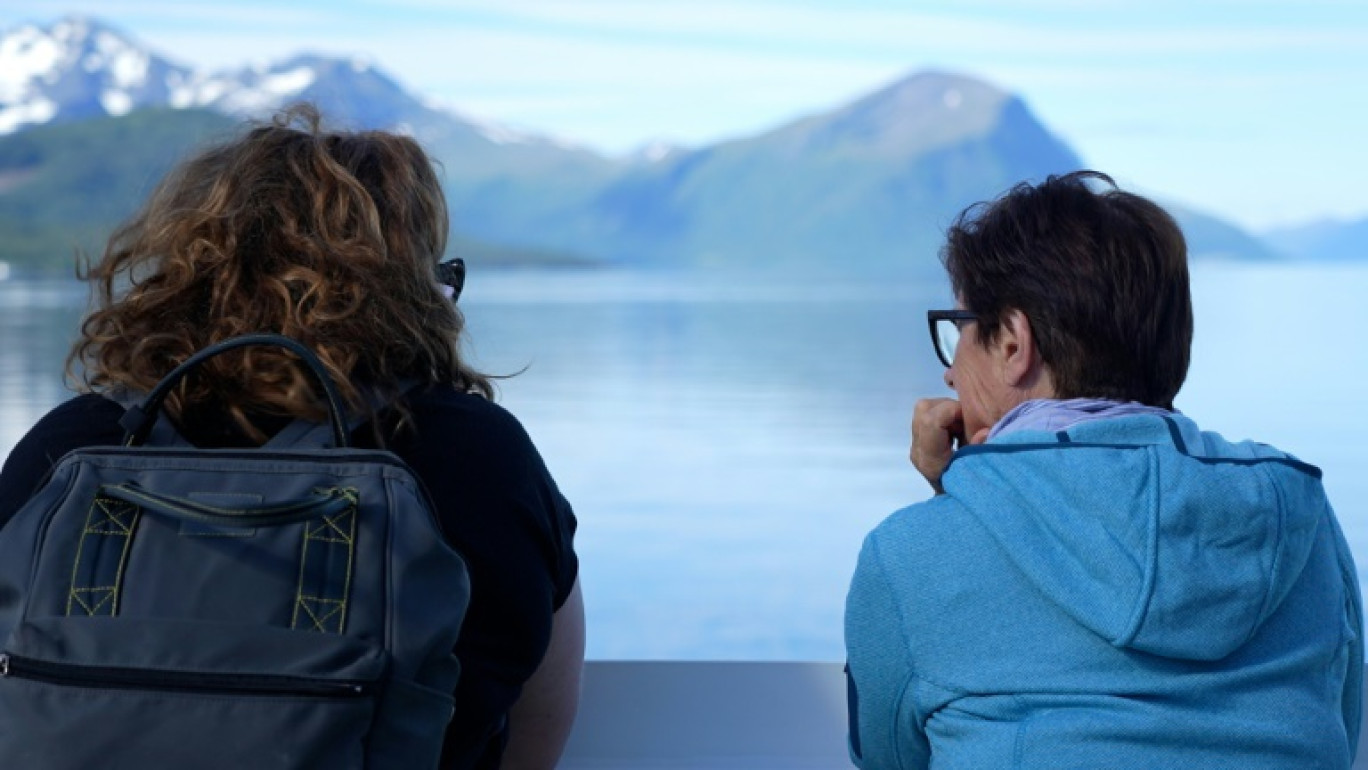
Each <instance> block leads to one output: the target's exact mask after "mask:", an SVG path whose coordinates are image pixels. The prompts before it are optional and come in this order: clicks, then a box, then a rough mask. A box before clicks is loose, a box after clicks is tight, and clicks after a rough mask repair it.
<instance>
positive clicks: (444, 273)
mask: <svg viewBox="0 0 1368 770" xmlns="http://www.w3.org/2000/svg"><path fill="white" fill-rule="evenodd" d="M437 283H440V284H442V285H443V286H446V287H447V288H448V289H450V290H451V293H450V294H448V295H447V296H448V297H450V298H451V301H452V302H455V301H456V300H457V298H459V297H460V296H461V289H462V288H464V287H465V260H464V259H461V258H460V257H457V258H455V259H451V260H447V261H446V262H442V263H441V264H439V265H437Z"/></svg>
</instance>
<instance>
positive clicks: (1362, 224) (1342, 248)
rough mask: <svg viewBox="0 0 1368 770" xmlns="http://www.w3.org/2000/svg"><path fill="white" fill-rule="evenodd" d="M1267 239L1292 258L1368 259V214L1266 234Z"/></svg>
mask: <svg viewBox="0 0 1368 770" xmlns="http://www.w3.org/2000/svg"><path fill="white" fill-rule="evenodd" d="M1264 240H1265V241H1267V242H1268V243H1269V245H1271V246H1272V247H1273V248H1274V249H1276V250H1277V251H1278V252H1279V253H1281V254H1285V255H1287V256H1289V257H1291V258H1293V259H1300V260H1325V261H1351V260H1363V259H1368V217H1365V218H1363V219H1355V220H1348V221H1345V220H1337V219H1329V220H1323V221H1320V222H1312V223H1310V224H1305V225H1299V226H1296V227H1282V228H1277V229H1274V230H1270V231H1268V232H1266V233H1264Z"/></svg>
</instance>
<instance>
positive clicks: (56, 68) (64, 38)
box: [0, 17, 194, 134]
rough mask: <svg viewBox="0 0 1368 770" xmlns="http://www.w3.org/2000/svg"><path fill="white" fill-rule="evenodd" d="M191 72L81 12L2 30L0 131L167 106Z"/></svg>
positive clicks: (187, 84) (11, 130)
mask: <svg viewBox="0 0 1368 770" xmlns="http://www.w3.org/2000/svg"><path fill="white" fill-rule="evenodd" d="M193 77H194V74H193V72H192V71H191V70H190V69H189V68H187V67H182V66H179V65H176V64H173V63H171V62H169V61H167V60H166V59H164V58H162V57H160V56H157V55H155V54H153V53H151V52H150V51H148V50H147V49H146V48H144V47H142V46H140V45H138V44H137V43H136V42H134V41H132V40H131V39H129V38H128V36H126V35H124V34H122V33H120V32H118V31H116V30H114V29H111V28H110V27H107V26H105V25H103V24H99V23H97V22H94V21H91V20H89V19H84V18H80V17H69V18H65V19H62V20H60V21H58V22H56V23H54V24H52V25H50V26H48V27H46V28H44V27H39V26H36V25H32V24H26V25H23V26H20V27H18V28H16V29H12V30H9V31H7V32H5V33H4V34H3V35H0V134H8V133H12V132H14V131H17V130H19V129H22V128H26V127H28V126H33V125H42V124H45V123H51V122H63V121H69V120H81V119H84V118H91V117H98V116H101V115H123V114H125V113H127V112H130V111H131V110H134V109H137V108H140V107H148V106H157V105H163V104H167V103H169V102H170V100H171V99H172V97H173V95H174V94H175V93H177V92H181V91H183V90H184V89H185V88H187V87H188V86H189V84H190V82H191V81H192V80H193Z"/></svg>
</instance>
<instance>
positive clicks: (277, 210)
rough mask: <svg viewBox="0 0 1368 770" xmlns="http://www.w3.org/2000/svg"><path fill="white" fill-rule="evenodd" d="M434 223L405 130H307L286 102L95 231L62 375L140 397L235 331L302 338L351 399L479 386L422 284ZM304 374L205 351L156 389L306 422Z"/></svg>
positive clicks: (431, 260) (436, 186) (260, 357)
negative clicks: (406, 386)
mask: <svg viewBox="0 0 1368 770" xmlns="http://www.w3.org/2000/svg"><path fill="white" fill-rule="evenodd" d="M448 227H449V221H448V216H447V207H446V200H445V198H444V196H443V194H442V188H441V184H440V182H439V180H438V177H437V174H436V171H435V170H434V168H433V164H432V162H431V161H430V160H429V159H428V157H427V155H426V154H425V153H424V152H423V149H422V148H421V147H420V146H419V145H418V143H417V142H415V141H414V140H412V139H410V138H408V137H405V136H400V135H397V134H393V133H387V132H382V131H360V132H336V131H324V130H322V129H321V128H320V119H319V115H318V112H317V111H316V110H315V109H313V108H312V107H309V106H307V105H305V106H297V107H294V108H291V109H290V110H288V111H286V112H284V113H282V114H281V115H279V116H277V117H276V118H275V119H274V120H273V121H271V122H270V123H268V124H263V125H256V126H255V127H253V128H250V129H249V130H247V131H246V132H245V133H244V134H242V135H241V136H239V137H238V138H236V139H233V140H231V141H228V142H226V143H223V144H220V145H218V146H214V147H211V148H209V149H207V150H205V151H203V152H201V153H199V154H198V155H196V156H193V157H191V158H189V159H188V160H186V161H184V162H183V163H181V164H180V165H179V166H178V167H177V168H175V169H174V170H173V171H172V172H171V173H170V174H168V175H167V177H166V178H165V179H164V180H163V181H162V182H161V184H160V185H159V186H158V187H157V189H156V190H155V191H154V192H153V193H152V195H151V196H150V198H149V199H148V201H147V202H146V203H145V204H144V206H143V207H142V209H141V210H140V211H139V212H138V213H137V214H135V215H134V216H133V217H132V219H130V220H128V221H127V222H125V223H124V224H122V225H121V226H120V227H119V228H118V229H116V230H115V231H114V233H113V234H112V235H111V236H110V239H109V242H108V245H107V246H106V248H105V251H104V254H103V257H102V258H101V259H100V260H99V261H98V262H97V263H95V264H94V265H87V266H86V267H85V268H84V269H83V270H82V271H81V277H82V278H84V279H85V280H87V281H90V282H91V283H92V292H93V295H94V301H93V305H94V309H93V311H92V312H91V313H90V314H89V315H88V316H87V317H86V318H85V320H84V322H83V323H82V325H81V330H80V338H79V339H78V340H77V342H76V343H75V345H74V346H73V348H72V351H71V355H70V358H69V360H68V371H69V372H72V371H75V370H76V369H77V368H80V369H82V374H81V377H80V378H79V380H80V381H81V383H82V384H83V386H84V389H85V390H88V391H104V390H108V389H111V388H116V387H123V388H128V389H131V390H133V391H140V392H146V391H148V390H150V389H151V388H152V387H153V386H154V385H155V384H156V382H157V381H158V380H159V379H161V377H163V376H164V375H166V374H167V373H168V372H170V371H171V369H173V368H174V367H175V366H176V365H177V364H179V363H180V362H182V361H184V360H185V359H186V358H188V357H189V356H190V355H191V354H193V353H194V352H195V351H197V350H200V349H202V348H204V347H206V346H208V345H211V344H213V343H215V342H218V341H221V340H224V339H227V338H229V337H234V336H237V335H241V334H246V333H256V332H274V333H277V334H283V335H286V336H289V337H293V338H295V339H297V340H299V341H300V342H302V343H303V344H305V345H307V346H308V347H309V348H310V349H312V350H313V351H314V352H315V353H317V354H318V357H319V358H320V359H321V360H322V362H323V364H324V366H325V367H326V368H327V369H328V371H329V373H330V374H331V375H332V376H333V378H334V379H335V380H336V381H337V383H338V385H339V388H340V391H341V392H342V395H343V397H344V398H345V399H346V400H347V402H348V404H349V405H350V406H351V407H352V408H353V409H360V410H364V411H369V410H370V404H369V402H368V398H367V395H366V393H368V392H377V393H378V394H379V395H381V396H382V397H389V396H393V395H396V394H397V393H398V391H399V389H400V383H401V381H403V380H418V381H420V382H428V383H451V384H452V385H454V386H456V387H458V388H460V389H463V390H468V391H474V392H478V393H481V394H483V395H484V396H485V397H492V396H493V388H492V385H491V383H490V379H489V378H488V377H487V376H485V375H483V374H480V373H478V372H476V371H475V370H473V369H471V368H470V367H468V366H467V365H465V364H464V363H463V362H462V361H461V358H460V355H459V344H460V338H461V335H462V331H463V328H464V319H463V317H462V315H461V312H460V310H459V309H457V308H456V306H455V305H454V304H453V303H452V302H451V301H450V300H448V299H447V298H446V296H445V295H444V294H443V292H442V290H441V288H440V287H439V286H438V284H437V280H436V278H435V273H434V268H435V266H436V264H437V263H438V261H439V260H440V259H441V257H442V254H443V252H444V251H445V249H446V241H447V231H448ZM322 403H323V402H322V400H321V398H320V394H319V393H318V392H316V387H315V385H314V383H313V382H312V381H311V379H310V377H309V374H308V372H307V370H306V369H305V368H304V367H303V365H302V364H301V363H300V362H299V361H298V360H297V359H295V358H294V357H293V356H292V355H290V354H288V353H286V352H285V351H283V350H279V349H275V348H246V349H239V350H235V351H231V352H228V353H225V354H223V355H221V356H218V357H217V358H214V359H211V360H210V361H209V362H208V364H207V365H206V366H205V367H202V368H201V369H200V374H199V376H192V377H189V378H187V379H186V380H184V381H182V383H181V385H180V387H179V388H178V389H177V390H176V392H174V393H173V394H171V395H170V397H168V399H167V403H166V408H167V409H168V411H169V412H170V413H171V415H172V416H173V417H183V416H184V414H185V413H186V411H187V410H192V411H194V412H195V413H197V414H198V413H201V410H203V413H204V414H214V413H217V414H220V415H222V414H226V415H228V416H230V417H231V419H232V421H233V422H234V423H235V424H236V425H237V426H238V428H240V429H241V430H242V431H243V433H244V434H245V435H247V436H248V437H250V438H252V439H253V440H256V441H262V440H264V438H265V436H264V434H263V433H262V431H260V430H259V429H258V427H257V426H256V425H255V424H254V423H253V421H252V420H251V419H249V416H248V415H249V414H252V415H271V416H277V417H282V416H294V417H304V418H309V419H318V418H320V417H322V416H323V407H322Z"/></svg>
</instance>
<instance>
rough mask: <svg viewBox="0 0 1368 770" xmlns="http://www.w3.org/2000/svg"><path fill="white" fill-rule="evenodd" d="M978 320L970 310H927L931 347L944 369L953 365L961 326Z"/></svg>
mask: <svg viewBox="0 0 1368 770" xmlns="http://www.w3.org/2000/svg"><path fill="white" fill-rule="evenodd" d="M976 320H978V316H977V315H975V314H974V313H973V311H970V310H928V311H926V324H927V326H929V327H930V328H931V345H932V347H934V348H935V349H936V357H937V358H939V359H940V361H941V363H943V364H945V368H946V369H949V368H950V366H951V365H952V364H954V363H955V348H956V347H958V346H959V340H960V329H961V328H962V326H963V324H966V323H969V322H970V321H976Z"/></svg>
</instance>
